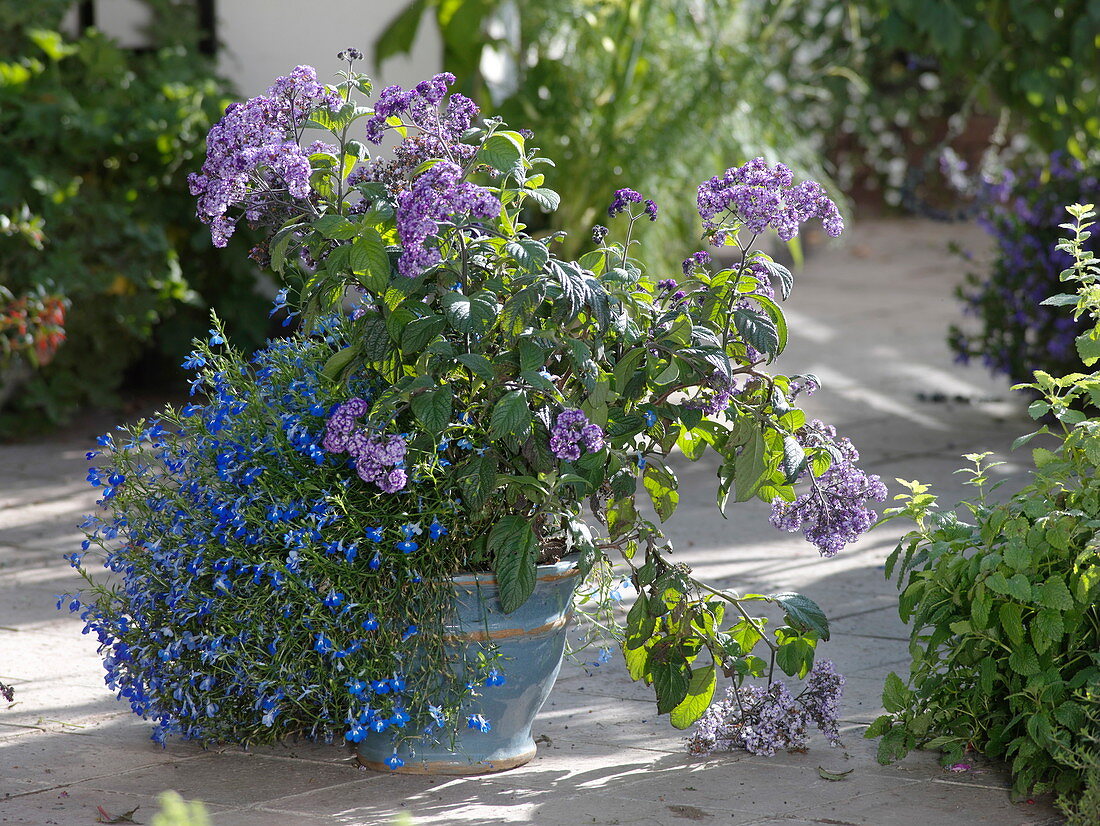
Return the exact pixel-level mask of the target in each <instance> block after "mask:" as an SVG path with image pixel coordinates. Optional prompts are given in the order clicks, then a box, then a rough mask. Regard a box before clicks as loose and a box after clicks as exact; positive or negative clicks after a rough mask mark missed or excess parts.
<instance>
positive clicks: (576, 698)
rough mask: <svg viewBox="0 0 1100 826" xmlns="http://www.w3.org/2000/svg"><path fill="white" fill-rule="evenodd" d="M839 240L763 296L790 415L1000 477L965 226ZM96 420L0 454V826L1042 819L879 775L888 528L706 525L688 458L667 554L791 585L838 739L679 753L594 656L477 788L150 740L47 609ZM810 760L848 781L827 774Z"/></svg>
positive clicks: (890, 648) (870, 454) (952, 488)
mask: <svg viewBox="0 0 1100 826" xmlns="http://www.w3.org/2000/svg"><path fill="white" fill-rule="evenodd" d="M846 239H847V242H846V244H845V245H843V246H836V247H822V248H819V249H817V250H816V251H815V252H814V253H813V254H812V255H811V256H810V258H809V260H808V262H807V264H806V267H805V269H804V271H802V272H800V273H798V274H797V282H796V287H795V291H794V294H793V295H792V297H791V299H790V301H789V302H788V303H787V309H788V311H789V321H790V327H791V343H790V345H789V347H788V349H787V352H786V353H784V354H783V356H782V357H781V360H780V362H779V363H778V366H779V368H780V369H781V370H783V371H785V372H812V373H815V374H817V375H818V376H819V377H820V378H821V380H822V382H823V384H824V387H823V388H822V389H821V390H820V391H819V392H818V393H817V394H816V395H815V396H813V397H812V398H809V399H806V400H804V401H805V406H806V408H807V412H808V413H810V414H811V416H816V417H818V418H821V419H823V420H824V421H826V422H829V423H831V424H834V425H836V426H837V428H838V430H839V431H840V432H841V433H843V434H846V435H848V436H850V437H851V438H852V440H853V441H854V442H855V443H856V445H857V447H858V448H859V449H860V452H861V453H862V457H863V462H862V464H863V465H864V466H865V467H866V468H867V469H868V470H870V471H872V472H875V473H878V474H880V475H881V476H882V477H883V479H884V480H886V481H887V482H888V483H890V484H891V485H892V488H893V491H894V492H896V489H897V487H898V486H897V485H896V484H894V483H893V479H894V478H895V477H902V478H906V479H921V480H922V481H925V482H931V483H934V484H935V485H936V486H937V487H938V488H939V490H940V491H941V492H942V501H943V502H945V503H948V502H954V501H955V500H956V499H958V498H960V497H962V496H963V491H964V488H963V487H962V486H961V484H960V483H961V479H960V478H959V477H957V476H953V475H952V471H953V470H954V469H955V468H956V467H958V466H959V464H960V460H959V458H958V454H960V453H965V452H977V451H987V450H988V451H992V452H994V453H995V454H996V455H997V457H998V458H1000V459H1002V460H1004V461H1006V462H1007V464H1005V465H1004V466H1002V467H1001V468H1000V469H999V470H998V471H997V472H998V473H1003V474H1006V475H1009V476H1014V477H1017V478H1022V475H1023V473H1024V472H1025V471H1024V469H1023V468H1022V467H1021V466H1020V465H1019V464H1014V461H1013V457H1011V456H1010V455H1009V454H1008V446H1009V445H1010V444H1011V442H1012V440H1013V438H1015V437H1016V436H1017V435H1019V434H1021V433H1023V432H1026V428H1027V426H1028V419H1027V417H1026V416H1025V415H1024V414H1023V405H1022V404H1021V403H1020V401H1019V400H1018V399H1014V398H1013V397H1012V394H1011V393H1010V391H1009V389H1008V385H1007V382H1004V381H999V380H994V379H991V378H990V377H989V376H987V375H986V374H985V372H984V371H983V370H982V369H981V368H980V367H969V368H962V367H959V366H958V365H955V364H954V363H953V361H952V357H951V355H950V353H949V352H948V349H947V347H946V345H945V343H944V338H945V330H946V327H947V325H948V324H949V323H950V322H951V321H952V320H955V319H956V318H957V317H958V307H957V304H956V302H955V300H954V299H953V297H952V289H953V287H954V285H955V284H957V283H958V282H959V281H960V280H961V278H962V274H963V272H965V270H966V267H967V266H973V265H967V264H966V262H964V261H962V260H961V259H959V258H957V257H955V256H952V255H951V254H950V253H948V252H947V242H948V241H949V240H952V239H954V240H957V241H959V242H961V243H962V245H963V246H964V247H969V248H970V249H972V250H973V251H975V252H976V253H977V254H978V256H979V258H980V256H981V252H982V250H983V249H984V242H983V238H982V236H981V235H980V233H978V232H977V231H976V230H975V229H974V228H973V227H968V226H963V225H943V224H933V223H930V222H922V221H897V220H893V221H880V222H864V223H862V224H859V225H857V226H856V227H855V228H854V229H853V230H851V231H849V233H848V234H847V236H846ZM109 424H110V422H109V420H104V419H97V420H90V419H89V420H85V421H83V422H80V423H78V425H77V426H74V427H72V428H70V429H68V430H67V431H65V432H64V433H63V434H61V435H60V436H57V437H54V438H51V439H47V440H42V441H37V442H33V443H24V444H19V445H9V446H0V472H2V475H0V680H3V681H4V682H6V683H9V684H10V685H12V686H13V687H14V689H15V691H16V698H15V702H14V703H12V704H11V705H10V706H7V707H0V823H10V824H15V823H18V824H35V826H39V825H40V824H90V823H94V822H95V821H96V818H97V817H101V816H102V815H101V813H100V812H99V810H98V809H97V807H102V809H103V810H104V811H105V812H107V813H108V815H110V816H117V815H120V814H122V813H124V812H128V811H130V810H132V809H134V808H135V807H138V810H137V812H136V813H134V814H133V816H132V817H133V819H134V820H135V821H136V822H139V823H148V822H149V821H150V820H151V818H152V814H153V812H154V811H155V810H156V796H157V795H158V794H159V793H160V792H162V791H164V790H166V789H175V790H177V791H178V792H179V793H180V794H182V795H183V796H184V797H185V798H188V799H199V800H203V801H205V802H206V803H207V808H208V810H209V812H210V813H211V817H212V821H213V823H214V824H215V826H249V825H250V824H257V826H260V824H263V825H264V826H271V825H272V824H276V825H278V824H300V825H301V826H309V824H388V823H392V822H394V821H395V819H396V818H397V817H398V814H399V813H401V812H407V813H409V814H410V815H411V817H412V822H413V823H416V824H449V823H454V824H466V823H468V824H504V823H531V824H539V825H540V826H542V824H546V826H554V825H555V824H562V826H565V825H566V824H568V825H569V826H573V824H585V823H591V824H678V823H681V822H683V821H684V820H695V821H702V822H710V823H728V824H737V825H738V826H750V824H764V823H769V824H786V826H796V825H797V826H802V825H803V824H840V825H841V826H854V824H860V825H861V826H862V825H864V824H865V825H866V826H888V825H891V826H894V825H896V826H941V824H942V826H956V824H958V825H959V826H971V825H972V824H990V826H1017V824H1019V825H1021V826H1022V824H1048V823H1050V824H1053V823H1058V822H1060V819H1059V818H1057V817H1056V816H1055V814H1054V810H1053V808H1052V807H1051V806H1050V803H1049V801H1048V800H1046V799H1041V800H1038V801H1031V802H1028V801H1024V802H1019V803H1013V802H1012V801H1011V800H1010V799H1009V794H1008V791H1007V780H1006V774H1005V773H1004V771H1003V769H1002V768H1001V767H998V766H995V765H989V764H987V763H986V762H984V761H982V760H981V759H980V758H978V759H974V760H970V761H968V763H967V764H966V768H965V769H963V768H961V767H956V769H958V770H956V771H947V770H945V769H943V768H941V767H940V765H939V762H938V759H937V757H936V756H935V755H934V754H926V753H917V754H913V755H910V756H909V757H908V758H906V759H905V760H904V761H902V762H900V763H898V764H895V765H891V766H880V765H878V764H877V763H876V762H875V759H874V752H875V744H874V743H873V742H871V741H867V740H864V739H863V738H862V732H863V729H864V728H865V727H866V725H867V724H868V723H869V722H870V721H871V720H873V719H874V718H875V716H877V714H878V713H880V711H881V709H880V703H879V693H880V690H881V686H882V681H883V678H884V677H885V675H886V673H887V672H888V671H890V670H892V669H893V670H904V669H905V668H906V667H907V662H906V643H905V640H906V632H905V627H904V626H903V625H902V624H901V622H900V621H899V620H898V618H897V612H896V590H895V588H894V586H893V584H891V583H888V582H886V581H885V580H884V577H883V570H882V566H883V561H884V559H885V557H886V554H887V553H888V552H889V551H890V550H891V548H892V547H893V544H894V542H895V541H896V539H897V537H898V535H899V534H900V533H901V532H902V531H903V529H904V526H902V525H897V526H895V525H889V526H886V527H885V528H883V529H881V530H880V531H878V532H876V533H874V534H873V535H871V536H870V537H869V538H865V539H864V540H863V541H862V542H860V543H859V544H858V545H857V546H855V547H852V548H848V549H846V550H845V551H844V552H843V553H842V554H841V555H840V556H838V557H836V558H835V559H831V560H827V559H821V558H819V557H818V555H817V554H816V552H815V550H814V549H813V548H812V547H811V546H809V545H807V544H806V543H804V542H803V541H802V540H801V538H800V537H797V536H794V535H790V534H779V533H777V532H776V531H775V530H774V529H773V528H772V527H771V526H770V525H769V524H768V521H767V515H768V508H767V506H765V505H764V504H762V503H759V502H757V503H750V504H749V505H747V506H744V507H740V508H734V509H731V512H730V518H729V519H723V518H722V517H721V516H720V515H719V514H718V512H717V510H716V508H715V507H714V494H713V488H714V470H715V468H714V466H713V465H712V464H710V463H709V462H708V461H707V460H706V459H704V460H703V461H701V462H700V463H698V464H696V465H692V464H690V463H687V462H686V461H683V460H681V462H680V464H679V465H678V468H677V469H678V471H679V474H680V479H681V493H682V499H681V504H680V508H679V510H678V511H677V513H676V514H675V515H674V516H673V518H672V519H671V520H670V521H669V522H668V523H667V532H668V534H669V535H670V536H671V537H672V538H673V539H674V541H675V542H676V544H677V546H678V548H679V552H678V556H679V557H680V559H682V560H683V561H685V562H687V563H688V564H690V565H691V566H692V567H693V568H694V569H695V571H696V572H697V573H698V574H700V575H702V576H703V577H704V578H708V579H710V580H712V581H716V582H719V583H721V584H722V585H723V586H724V587H728V588H731V589H733V590H738V591H742V592H749V591H752V592H764V593H767V592H769V591H770V592H775V591H781V590H782V591H787V590H801V591H802V592H804V593H806V594H807V595H808V596H810V597H812V598H813V599H815V600H817V601H818V602H819V603H820V604H821V605H822V607H823V608H824V609H825V611H826V613H827V614H828V615H829V616H830V618H831V621H832V626H833V632H834V636H833V641H832V642H830V643H828V644H825V645H823V646H822V647H821V648H820V653H819V656H821V657H824V658H828V659H831V660H833V662H834V663H835V664H836V666H837V669H838V670H839V671H840V672H841V673H843V674H844V675H845V676H846V678H847V686H846V689H845V701H844V710H843V713H842V719H843V721H844V723H843V726H842V734H843V738H844V746H843V747H841V748H835V749H833V748H830V747H829V746H828V745H826V744H825V742H824V740H823V739H821V738H818V739H816V740H814V741H813V743H812V745H811V748H810V749H809V751H808V752H806V753H796V754H782V755H779V756H776V757H774V758H765V757H754V756H751V755H747V754H744V753H727V754H717V755H713V756H710V757H707V758H698V757H692V756H689V755H688V754H686V753H685V751H684V745H683V735H682V734H681V733H680V732H677V731H675V730H674V729H672V728H671V726H669V725H668V723H667V720H665V719H661V718H658V717H657V715H656V710H655V706H654V704H653V702H652V700H651V699H650V695H649V690H648V689H646V688H645V687H644V686H641V685H635V684H632V683H631V682H630V681H629V679H628V678H627V677H626V675H625V672H624V670H623V669H622V668H621V665H622V664H621V658H619V657H618V656H616V658H615V659H613V661H612V662H611V663H608V664H606V665H603V666H600V667H598V668H597V667H593V666H591V665H587V666H586V665H584V664H583V662H578V663H569V662H567V663H566V665H565V666H564V668H563V670H562V676H561V678H560V679H559V680H558V684H557V686H556V687H555V689H554V693H553V694H552V695H551V698H550V701H549V702H548V703H547V705H546V707H545V708H544V709H543V711H542V714H541V715H540V717H539V719H538V720H537V722H536V725H535V733H536V734H537V735H539V739H540V741H541V745H540V747H539V748H540V750H539V755H538V757H537V758H535V760H534V761H532V762H531V763H530V764H528V765H527V766H525V767H523V768H520V769H516V770H513V771H511V772H507V773H505V774H501V775H494V776H490V777H487V778H472V779H464V778H460V779H454V778H438V779H428V778H416V777H398V776H388V775H378V774H373V773H368V772H365V771H361V770H359V769H358V768H356V766H355V765H354V761H353V759H352V757H351V754H350V752H348V751H346V750H345V749H343V748H342V747H339V746H324V745H318V744H310V743H297V744H287V745H286V746H279V747H274V748H265V749H257V750H254V751H252V752H244V751H242V750H240V749H236V748H225V749H213V750H209V751H203V750H201V749H199V748H196V747H195V746H193V745H190V744H187V743H172V744H170V745H169V746H168V748H167V749H161V748H160V747H159V746H156V745H155V744H153V743H152V742H151V741H150V740H149V739H148V735H149V727H148V725H147V724H146V723H143V722H142V721H140V720H138V719H137V718H135V717H133V715H131V714H130V713H129V711H128V710H127V708H126V707H125V706H123V705H121V704H119V703H118V702H117V701H116V700H115V699H114V697H113V696H112V694H111V693H110V692H109V691H107V690H106V689H105V688H104V686H103V682H102V667H101V665H100V662H99V660H98V658H97V656H96V652H95V642H94V640H93V639H90V638H89V637H87V636H83V635H81V633H80V628H81V626H80V622H79V620H78V619H75V618H71V617H69V616H68V615H62V614H61V613H60V612H58V611H56V610H55V609H54V602H55V595H56V594H59V593H63V592H66V591H73V590H75V589H77V588H79V585H80V582H79V579H78V578H77V576H76V575H75V573H74V572H73V571H72V569H70V568H69V567H68V565H67V564H66V563H65V561H64V560H62V559H61V554H62V553H64V552H66V551H71V550H73V549H75V548H76V546H77V545H78V543H79V541H80V538H81V537H80V533H79V531H78V530H77V529H76V527H75V526H76V524H77V523H78V522H79V520H80V517H81V515H82V514H83V513H85V512H86V511H88V510H90V509H91V508H92V507H93V502H94V498H95V497H94V494H93V492H92V491H91V490H90V489H89V488H87V487H86V485H85V484H84V482H83V477H84V467H85V463H84V458H83V457H84V451H85V450H87V449H89V445H90V443H91V441H92V439H93V438H94V436H95V435H97V434H98V433H99V432H102V431H103V430H104V429H106V427H107V426H108V425H109ZM1022 458H1024V459H1025V460H1026V457H1022ZM1013 481H1015V480H1013ZM1010 484H1011V483H1010ZM589 654H590V652H585V653H584V654H582V655H581V657H580V658H579V659H580V660H581V661H583V660H585V659H587V660H592V659H594V657H593V656H589ZM818 767H822V768H824V769H826V770H827V771H830V772H844V771H848V770H851V773H850V774H848V775H846V778H845V779H844V780H841V781H829V780H825V779H823V778H822V777H820V776H819V773H818ZM405 822H406V823H407V822H408V821H407V820H406V821H405Z"/></svg>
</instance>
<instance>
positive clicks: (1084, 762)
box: [1058, 688, 1100, 826]
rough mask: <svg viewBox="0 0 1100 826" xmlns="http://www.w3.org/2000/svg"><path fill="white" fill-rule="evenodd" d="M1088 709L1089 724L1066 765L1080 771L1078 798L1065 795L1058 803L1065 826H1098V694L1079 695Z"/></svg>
mask: <svg viewBox="0 0 1100 826" xmlns="http://www.w3.org/2000/svg"><path fill="white" fill-rule="evenodd" d="M1082 700H1083V701H1084V703H1085V705H1086V706H1088V709H1089V710H1088V711H1087V712H1086V714H1087V716H1088V724H1087V726H1086V727H1085V728H1084V729H1083V730H1082V731H1081V736H1080V737H1079V738H1078V741H1077V743H1076V744H1075V745H1074V746H1073V748H1072V749H1071V750H1069V751H1068V752H1066V754H1065V761H1066V763H1067V764H1069V765H1070V766H1072V767H1073V768H1075V769H1079V770H1080V771H1081V772H1082V773H1083V774H1084V778H1085V786H1084V789H1083V790H1082V791H1081V792H1080V794H1077V795H1074V794H1066V795H1063V796H1062V797H1061V798H1059V800H1058V808H1059V809H1061V810H1062V814H1064V815H1065V816H1066V818H1067V820H1066V826H1092V824H1095V823H1100V690H1097V689H1095V688H1094V689H1090V690H1087V691H1086V692H1085V693H1084V694H1083V695H1082Z"/></svg>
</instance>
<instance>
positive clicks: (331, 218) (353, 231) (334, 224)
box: [313, 214, 359, 241]
mask: <svg viewBox="0 0 1100 826" xmlns="http://www.w3.org/2000/svg"><path fill="white" fill-rule="evenodd" d="M313 228H314V229H315V230H317V232H319V233H321V235H323V236H325V238H334V239H339V240H342V241H346V240H347V239H348V238H354V237H355V236H356V235H358V234H359V227H357V226H356V225H355V224H353V223H352V222H351V221H349V220H348V219H347V218H345V217H344V216H343V215H331V214H330V215H322V216H321V217H320V218H318V219H317V220H316V221H314V222H313Z"/></svg>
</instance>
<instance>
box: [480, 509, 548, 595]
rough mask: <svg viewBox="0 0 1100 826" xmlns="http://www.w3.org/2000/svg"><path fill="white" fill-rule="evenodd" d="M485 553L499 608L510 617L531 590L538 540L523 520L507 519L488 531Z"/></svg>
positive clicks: (514, 517) (536, 571)
mask: <svg viewBox="0 0 1100 826" xmlns="http://www.w3.org/2000/svg"><path fill="white" fill-rule="evenodd" d="M488 549H489V553H490V554H492V556H493V569H494V571H495V572H496V576H497V588H498V590H499V594H500V607H501V608H502V609H503V610H504V613H506V614H510V613H512V612H513V611H515V610H516V609H517V608H519V607H520V606H521V605H523V603H525V602H527V599H528V598H529V597H530V596H531V594H532V593H533V592H534V590H535V580H536V578H537V573H538V570H537V565H536V563H537V560H538V539H537V538H536V537H535V532H534V530H532V528H531V523H530V522H528V521H527V519H526V518H524V517H522V516H518V515H509V516H505V517H502V518H501V519H500V520H499V521H498V522H497V523H496V524H495V525H493V527H492V530H490V531H489V540H488Z"/></svg>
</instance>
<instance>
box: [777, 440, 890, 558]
mask: <svg viewBox="0 0 1100 826" xmlns="http://www.w3.org/2000/svg"><path fill="white" fill-rule="evenodd" d="M800 441H801V442H802V444H803V445H804V446H805V447H822V446H824V445H826V444H829V445H831V446H832V447H833V449H834V450H835V455H834V457H833V463H832V464H831V465H830V466H829V469H828V470H826V471H825V472H824V473H823V474H821V476H820V477H817V478H816V479H815V478H813V477H812V476H811V477H810V488H809V490H807V491H806V492H805V493H803V494H802V495H801V496H799V497H798V498H797V499H795V500H794V501H793V502H785V501H784V500H782V499H776V500H775V501H774V502H772V516H771V521H772V524H773V525H775V527H776V528H778V529H779V530H783V531H790V532H792V533H793V532H795V531H798V530H801V531H802V534H803V536H805V537H806V539H807V540H808V541H809V542H811V543H813V544H814V545H816V546H817V548H818V550H820V551H821V555H822V556H826V557H832V556H836V554H837V553H839V552H840V551H841V549H843V548H844V546H845V545H847V544H848V543H850V542H855V541H856V540H857V539H859V537H860V536H862V535H863V534H864V533H866V532H867V531H868V530H869V529H870V527H871V525H872V523H873V522H874V521H875V513H874V511H872V510H871V509H870V508H868V507H867V500H868V499H873V500H875V501H877V502H884V501H886V497H887V490H886V485H884V484H883V483H882V480H881V479H880V478H879V477H878V476H876V475H873V474H867V473H865V472H864V471H862V470H860V469H859V468H857V467H856V466H855V462H857V461H858V460H859V453H858V452H857V451H856V449H855V446H854V445H852V443H851V441H849V440H848V439H846V438H843V437H842V438H837V435H836V428H834V427H832V426H830V425H826V424H823V423H822V422H820V421H818V420H816V419H815V420H814V421H812V422H811V423H810V424H809V425H807V426H806V427H805V428H804V429H803V432H802V433H801V434H800Z"/></svg>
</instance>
